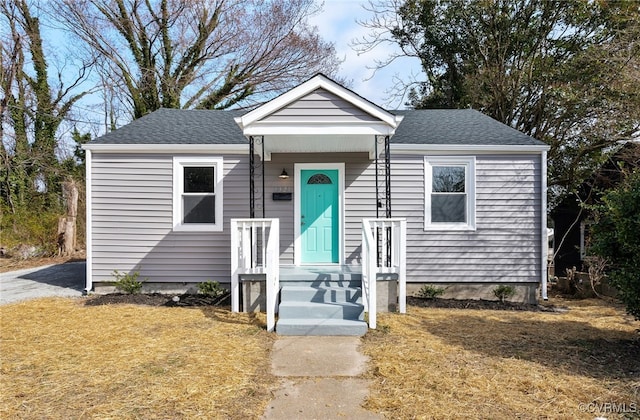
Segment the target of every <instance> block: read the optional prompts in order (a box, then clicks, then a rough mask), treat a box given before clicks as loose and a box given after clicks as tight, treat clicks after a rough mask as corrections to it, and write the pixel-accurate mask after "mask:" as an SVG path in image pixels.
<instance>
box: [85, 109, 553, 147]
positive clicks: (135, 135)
mask: <svg viewBox="0 0 640 420" xmlns="http://www.w3.org/2000/svg"><path fill="white" fill-rule="evenodd" d="M244 113H246V111H212V110H180V109H167V108H161V109H159V110H157V111H155V112H153V113H151V114H148V115H146V116H144V117H142V118H140V119H137V120H135V121H133V122H132V123H130V124H127V125H125V126H123V127H122V128H119V129H117V130H115V131H112V132H110V133H108V134H106V135H104V136H102V137H99V138H97V139H95V140H93V141H92V142H91V144H176V145H180V144H248V140H247V139H246V138H245V137H244V136H243V135H242V131H241V130H240V128H239V127H238V125H237V124H236V122H235V121H234V118H235V117H238V116H242V115H243V114H244ZM392 113H394V114H397V115H402V116H404V119H403V121H402V122H401V123H400V125H399V127H398V128H397V129H396V133H395V135H394V136H393V137H392V138H391V143H392V144H425V145H493V146H500V145H504V146H541V145H544V143H542V142H540V141H538V140H536V139H534V138H532V137H530V136H527V135H526V134H523V133H521V132H519V131H517V130H514V129H513V128H511V127H509V126H507V125H505V124H502V123H500V122H498V121H496V120H494V119H492V118H490V117H488V116H486V115H484V114H482V113H481V112H478V111H475V110H472V109H434V110H403V111H392Z"/></svg>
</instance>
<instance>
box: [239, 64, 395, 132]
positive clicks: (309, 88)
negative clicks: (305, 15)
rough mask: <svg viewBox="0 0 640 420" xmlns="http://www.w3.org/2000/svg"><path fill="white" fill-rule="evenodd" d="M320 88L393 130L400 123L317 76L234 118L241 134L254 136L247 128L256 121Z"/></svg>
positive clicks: (358, 97) (382, 111)
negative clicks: (241, 131)
mask: <svg viewBox="0 0 640 420" xmlns="http://www.w3.org/2000/svg"><path fill="white" fill-rule="evenodd" d="M318 88H322V89H325V90H327V91H328V92H331V93H333V94H334V95H336V96H338V97H340V98H342V99H344V100H345V101H347V102H349V103H351V104H353V105H354V106H356V107H358V108H360V109H362V110H363V111H365V112H366V113H368V114H370V115H371V116H373V117H376V118H378V119H380V120H382V121H384V122H385V123H387V124H389V126H390V127H392V128H393V129H395V128H397V127H398V125H399V124H400V122H401V121H402V118H403V117H402V116H399V115H394V114H391V113H389V112H387V111H385V110H384V109H382V108H380V107H378V106H376V105H374V104H372V103H371V102H369V101H367V100H365V99H363V98H361V97H360V96H358V95H356V94H355V93H353V92H351V91H350V90H348V89H346V88H345V87H343V86H341V85H339V84H337V83H335V82H334V81H332V80H329V79H327V78H326V77H324V76H322V75H317V76H315V77H313V78H311V79H309V80H307V81H306V82H304V83H303V84H301V85H299V86H297V87H295V88H293V89H291V90H290V91H288V92H285V93H283V94H282V95H280V96H278V97H277V98H275V99H273V100H271V101H270V102H267V103H266V104H264V105H262V106H260V107H258V108H256V109H254V110H253V111H251V112H248V113H247V114H245V115H243V116H242V117H236V118H235V121H236V124H238V125H239V126H240V128H241V129H242V130H243V134H244V135H245V136H250V135H255V134H249V133H248V132H247V128H248V127H249V126H250V125H252V124H253V123H255V122H256V121H259V120H261V119H262V118H264V117H266V116H267V115H270V114H272V113H274V112H275V111H277V110H279V109H280V108H282V107H285V106H287V105H288V104H290V103H292V102H294V101H296V100H298V99H300V98H302V97H303V96H305V95H307V94H309V93H311V92H313V91H314V90H316V89H318Z"/></svg>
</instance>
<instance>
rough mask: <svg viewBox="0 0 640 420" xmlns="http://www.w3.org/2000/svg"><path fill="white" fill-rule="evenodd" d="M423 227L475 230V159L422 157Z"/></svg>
mask: <svg viewBox="0 0 640 420" xmlns="http://www.w3.org/2000/svg"><path fill="white" fill-rule="evenodd" d="M424 171H425V215H424V229H425V230H475V228H476V216H475V214H476V212H475V207H476V197H475V158H474V157H473V156H471V157H467V156H456V157H448V156H433V157H429V156H427V157H425V158H424Z"/></svg>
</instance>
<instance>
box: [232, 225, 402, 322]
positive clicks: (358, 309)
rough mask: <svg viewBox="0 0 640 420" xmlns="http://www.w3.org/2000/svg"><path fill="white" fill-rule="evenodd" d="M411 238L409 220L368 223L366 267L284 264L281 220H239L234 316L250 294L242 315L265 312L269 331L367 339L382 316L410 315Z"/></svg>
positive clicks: (364, 247)
mask: <svg viewBox="0 0 640 420" xmlns="http://www.w3.org/2000/svg"><path fill="white" fill-rule="evenodd" d="M405 238H406V222H405V221H404V220H403V219H364V220H363V221H362V258H361V261H362V265H338V264H333V265H298V266H296V265H280V255H279V252H277V250H278V249H279V242H280V231H279V220H278V219H232V220H231V246H232V252H231V255H232V260H231V293H232V310H233V311H234V312H238V311H240V309H241V308H240V294H241V289H242V298H243V299H242V301H243V305H242V307H243V308H242V309H243V310H244V311H253V310H265V311H266V313H267V329H268V330H269V331H274V330H275V331H277V332H278V333H279V334H283V335H362V334H364V332H366V329H367V328H376V314H377V312H378V311H384V312H386V311H390V310H399V311H400V312H401V313H404V312H406V265H405V252H406V251H405V250H406V239H405ZM365 313H366V314H367V316H366V317H365ZM276 314H279V316H278V320H277V323H276ZM365 319H366V320H365Z"/></svg>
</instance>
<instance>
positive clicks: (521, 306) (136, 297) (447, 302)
mask: <svg viewBox="0 0 640 420" xmlns="http://www.w3.org/2000/svg"><path fill="white" fill-rule="evenodd" d="M176 298H177V300H176ZM114 304H133V305H147V306H228V305H230V304H231V295H230V294H229V293H226V294H224V295H222V296H219V297H211V296H205V295H199V294H183V295H166V294H161V293H151V294H144V293H136V294H126V293H111V294H107V295H93V296H91V297H90V298H89V299H87V301H86V302H85V305H87V306H98V305H114ZM407 304H408V305H412V306H418V307H421V308H445V309H488V310H498V311H531V312H565V311H566V310H567V309H566V308H561V307H556V306H553V305H530V304H526V303H515V302H498V301H493V300H471V299H423V298H418V297H414V296H407Z"/></svg>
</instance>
